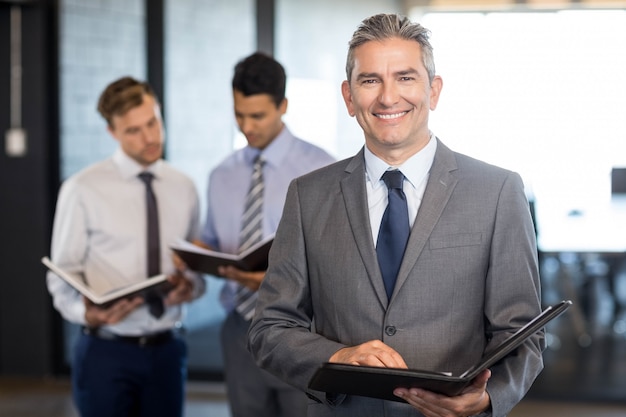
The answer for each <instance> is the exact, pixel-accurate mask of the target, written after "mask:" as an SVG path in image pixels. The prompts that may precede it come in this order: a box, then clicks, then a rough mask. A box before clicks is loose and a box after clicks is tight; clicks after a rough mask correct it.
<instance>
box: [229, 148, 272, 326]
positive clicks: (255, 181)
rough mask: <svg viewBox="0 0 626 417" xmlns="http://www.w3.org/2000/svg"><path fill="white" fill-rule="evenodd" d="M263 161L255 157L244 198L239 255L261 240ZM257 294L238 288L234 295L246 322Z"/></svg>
mask: <svg viewBox="0 0 626 417" xmlns="http://www.w3.org/2000/svg"><path fill="white" fill-rule="evenodd" d="M263 163H264V161H263V159H262V158H261V156H260V155H259V156H257V158H256V159H255V160H254V166H253V169H252V178H251V180H250V188H249V190H248V194H247V196H246V204H245V207H244V211H243V218H242V220H241V232H240V233H239V253H241V252H243V251H245V250H246V249H248V248H250V247H251V246H252V245H254V244H255V243H258V242H260V241H261V239H262V238H263V224H262V221H263V190H264V188H265V186H264V184H263ZM256 298H257V293H256V292H255V291H252V290H250V289H248V288H247V287H244V286H240V287H239V288H237V293H236V294H235V308H236V310H237V312H238V313H239V314H240V315H241V316H242V317H243V318H245V319H246V320H250V319H252V317H253V316H254V307H255V305H256Z"/></svg>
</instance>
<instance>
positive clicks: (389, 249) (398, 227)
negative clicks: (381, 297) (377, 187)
mask: <svg viewBox="0 0 626 417" xmlns="http://www.w3.org/2000/svg"><path fill="white" fill-rule="evenodd" d="M382 179H383V181H384V182H385V184H386V185H387V188H388V191H389V194H388V195H389V202H388V204H387V208H386V209H385V213H384V214H383V219H382V221H381V222H380V230H379V232H378V242H377V243H376V254H377V255H378V264H379V265H380V272H381V273H382V275H383V283H384V284H385V291H386V292H387V298H391V294H392V293H393V288H394V286H395V285H396V278H397V277H398V271H399V270H400V264H401V263H402V258H403V257H404V250H405V249H406V244H407V242H408V240H409V233H410V226H409V210H408V207H407V204H406V196H405V195H404V191H402V182H403V181H404V175H403V174H402V172H400V171H398V170H397V169H396V170H392V171H387V172H385V173H384V174H383V178H382Z"/></svg>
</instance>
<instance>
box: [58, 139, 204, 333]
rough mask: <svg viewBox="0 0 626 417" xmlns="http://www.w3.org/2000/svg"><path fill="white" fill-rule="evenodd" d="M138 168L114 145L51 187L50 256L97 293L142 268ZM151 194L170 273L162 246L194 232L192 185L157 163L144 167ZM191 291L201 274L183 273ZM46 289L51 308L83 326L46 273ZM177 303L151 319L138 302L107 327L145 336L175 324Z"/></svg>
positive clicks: (78, 305)
mask: <svg viewBox="0 0 626 417" xmlns="http://www.w3.org/2000/svg"><path fill="white" fill-rule="evenodd" d="M143 170H144V168H143V167H142V166H141V165H140V164H138V163H137V162H136V161H134V160H133V159H131V158H130V157H128V156H127V155H126V154H125V153H124V152H123V151H122V150H121V149H118V150H117V151H116V152H115V154H114V155H113V156H112V157H111V158H109V159H106V160H104V161H101V162H98V163H96V164H93V165H91V166H89V167H87V168H85V169H84V170H82V171H81V172H79V173H77V174H75V175H73V176H72V177H70V178H69V179H67V180H66V181H65V182H64V183H63V185H62V187H61V190H60V192H59V197H58V200H57V208H56V213H55V219H54V228H53V233H52V248H51V251H52V253H51V255H52V260H53V262H55V263H56V264H57V265H59V266H60V267H61V268H63V269H66V270H68V271H71V272H75V273H82V274H83V275H84V277H85V280H86V282H87V284H88V285H89V286H90V287H91V288H92V289H94V290H95V291H97V292H103V291H106V290H107V289H110V288H114V287H117V286H121V285H124V284H129V283H132V282H136V281H140V280H144V279H146V278H147V272H146V268H147V266H146V264H147V261H146V258H147V254H146V228H147V225H146V202H145V185H144V183H143V182H142V181H141V179H139V178H138V177H137V175H138V174H139V173H140V172H142V171H143ZM147 170H148V171H150V172H152V173H153V174H154V176H155V178H154V180H153V181H152V186H153V189H154V193H155V195H156V198H157V205H158V212H159V229H160V237H161V271H162V272H163V273H165V274H171V273H173V272H174V271H175V268H174V265H173V261H172V255H171V250H170V245H171V244H173V243H174V242H175V241H176V240H177V239H187V240H192V239H196V238H197V237H198V233H199V212H198V211H199V204H198V195H197V191H196V189H195V186H194V184H193V182H192V181H191V180H190V179H189V178H188V177H187V176H185V175H184V174H182V173H181V172H179V171H177V170H175V169H174V168H172V167H171V166H170V165H169V164H167V163H166V162H165V161H163V160H159V161H157V162H155V163H154V164H152V165H151V166H150V167H148V168H147ZM190 278H191V279H193V281H194V296H196V297H197V296H199V295H201V294H202V293H203V292H204V289H205V283H204V281H203V279H202V277H200V276H198V275H195V274H190ZM47 282H48V290H49V291H50V294H51V295H52V297H53V301H54V306H55V308H56V309H57V310H58V311H59V312H60V313H61V315H62V316H63V317H64V318H65V319H67V320H68V321H71V322H74V323H78V324H85V306H84V304H83V301H82V298H81V296H80V295H79V293H78V292H77V291H76V290H74V289H73V288H72V287H70V286H69V285H68V284H66V283H65V282H64V281H63V280H61V278H59V277H58V276H56V275H55V274H53V273H48V277H47ZM182 315H183V306H181V305H177V306H171V307H168V308H167V309H166V312H165V314H164V315H163V316H162V317H161V318H160V319H156V318H154V317H153V316H152V315H150V313H149V312H148V309H147V307H146V306H145V305H142V306H140V307H139V308H137V309H136V310H135V311H133V312H132V313H131V314H129V315H128V316H127V317H126V318H125V319H124V320H123V321H122V322H120V323H117V324H115V325H112V326H107V329H108V330H110V331H112V332H114V333H116V334H121V335H131V336H137V335H145V334H149V333H154V332H158V331H162V330H166V329H170V328H172V327H174V326H176V325H177V322H179V321H180V320H181V319H182Z"/></svg>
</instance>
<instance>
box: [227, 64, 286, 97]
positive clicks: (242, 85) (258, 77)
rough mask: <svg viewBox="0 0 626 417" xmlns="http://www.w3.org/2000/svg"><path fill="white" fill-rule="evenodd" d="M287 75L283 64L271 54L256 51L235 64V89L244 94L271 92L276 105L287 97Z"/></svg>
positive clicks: (233, 84)
mask: <svg viewBox="0 0 626 417" xmlns="http://www.w3.org/2000/svg"><path fill="white" fill-rule="evenodd" d="M286 85H287V75H286V74H285V69H284V68H283V66H282V65H281V64H280V63H279V62H278V61H276V60H275V59H274V58H272V57H271V56H269V55H266V54H264V53H261V52H255V53H253V54H252V55H250V56H248V57H246V58H244V59H242V60H241V61H239V62H238V63H237V65H236V66H235V74H234V75H233V82H232V86H233V90H236V91H239V92H241V93H242V94H243V95H244V96H252V95H255V94H269V95H270V96H271V97H272V99H273V101H274V103H276V107H278V106H279V105H280V103H282V102H283V100H284V99H285V87H286Z"/></svg>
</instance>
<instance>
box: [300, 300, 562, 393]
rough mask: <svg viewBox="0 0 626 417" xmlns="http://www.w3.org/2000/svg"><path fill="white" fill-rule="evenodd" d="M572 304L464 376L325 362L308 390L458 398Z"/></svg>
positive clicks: (552, 310) (546, 314)
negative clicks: (412, 391) (415, 392)
mask: <svg viewBox="0 0 626 417" xmlns="http://www.w3.org/2000/svg"><path fill="white" fill-rule="evenodd" d="M571 304H572V302H571V301H569V300H564V301H561V302H559V303H558V304H555V305H554V306H550V307H547V308H546V309H545V310H544V311H543V312H542V313H541V314H540V315H539V316H537V317H535V318H534V319H533V320H531V321H530V322H529V323H528V324H526V325H525V326H524V327H522V328H520V329H519V330H518V331H517V332H515V333H514V334H512V335H511V336H510V337H508V338H507V339H506V340H504V341H503V342H502V343H501V344H499V345H498V346H497V347H496V348H494V349H493V350H491V351H490V352H488V353H487V354H486V355H485V356H483V358H482V359H481V360H480V362H479V363H477V364H475V365H474V366H472V367H470V368H469V369H467V370H466V371H465V372H463V373H462V374H461V375H458V376H453V375H450V374H449V373H443V372H431V371H423V370H416V369H399V368H383V367H372V366H359V365H349V364H342V363H329V362H327V363H324V364H323V365H322V366H321V367H320V368H318V369H317V371H316V372H315V374H314V375H313V377H312V378H311V380H310V381H309V388H310V389H312V390H316V391H324V392H328V393H336V394H348V395H360V396H365V397H373V398H381V399H384V400H390V401H398V402H404V400H403V399H402V398H400V397H397V396H395V395H394V394H393V390H394V389H395V388H399V387H403V388H422V389H426V390H428V391H433V392H437V393H441V394H445V395H449V396H455V395H458V394H459V393H460V392H461V391H462V390H463V389H464V388H465V387H467V386H468V385H470V384H471V382H472V380H473V379H474V378H475V377H476V376H477V375H478V374H479V373H480V372H482V371H483V370H485V369H487V368H489V367H490V366H492V365H494V364H495V363H496V362H498V361H499V360H500V359H502V358H503V357H505V356H506V355H508V354H509V353H511V352H512V351H513V350H515V349H516V348H517V347H519V346H520V345H521V344H522V343H524V341H525V340H526V339H528V338H529V337H530V336H532V335H533V334H535V333H536V332H538V331H539V330H541V329H542V328H543V327H544V326H545V325H546V323H548V322H549V321H550V320H552V319H554V318H556V317H558V316H559V315H561V314H562V313H563V312H564V311H565V310H567V308H569V306H570V305H571Z"/></svg>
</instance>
